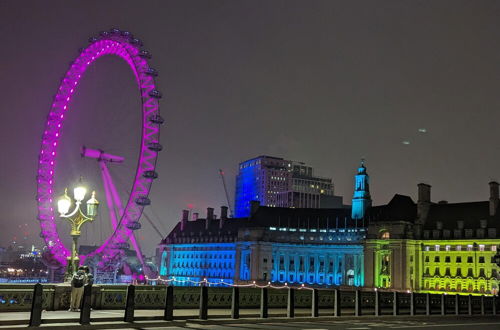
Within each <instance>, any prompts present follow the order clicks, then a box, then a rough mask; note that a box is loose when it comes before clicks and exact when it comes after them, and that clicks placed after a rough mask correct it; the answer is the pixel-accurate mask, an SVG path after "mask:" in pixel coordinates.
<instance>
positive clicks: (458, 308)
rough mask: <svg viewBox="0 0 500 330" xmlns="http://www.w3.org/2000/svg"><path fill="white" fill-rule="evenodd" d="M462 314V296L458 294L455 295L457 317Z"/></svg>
mask: <svg viewBox="0 0 500 330" xmlns="http://www.w3.org/2000/svg"><path fill="white" fill-rule="evenodd" d="M459 314H460V295H459V294H458V293H457V294H456V295H455V315H459Z"/></svg>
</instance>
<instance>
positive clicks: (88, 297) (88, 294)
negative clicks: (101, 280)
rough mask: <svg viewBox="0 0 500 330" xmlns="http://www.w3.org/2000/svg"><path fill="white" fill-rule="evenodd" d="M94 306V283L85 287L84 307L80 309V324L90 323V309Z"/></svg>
mask: <svg viewBox="0 0 500 330" xmlns="http://www.w3.org/2000/svg"><path fill="white" fill-rule="evenodd" d="M91 307H92V284H91V283H90V284H87V285H85V286H84V287H83V297H82V308H81V309H80V324H81V325H89V324H90V309H91Z"/></svg>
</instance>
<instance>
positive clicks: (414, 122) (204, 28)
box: [0, 0, 500, 254]
mask: <svg viewBox="0 0 500 330" xmlns="http://www.w3.org/2000/svg"><path fill="white" fill-rule="evenodd" d="M499 18H500V1H477V0H471V1H430V0H429V1H399V0H397V1H311V0H307V1H305V0H304V1H124V0H120V1H90V0H86V1H71V2H68V1H19V0H15V1H14V0H3V1H0V41H1V43H0V44H1V49H2V51H1V52H0V68H1V71H0V96H1V97H0V111H1V114H2V117H1V120H0V138H1V143H2V157H1V164H0V166H1V168H0V189H1V190H0V192H1V198H0V203H1V209H2V212H1V215H0V219H1V220H0V223H1V226H2V227H1V228H2V230H0V239H1V241H0V242H1V243H0V246H6V245H8V244H9V241H11V240H12V239H13V237H14V236H16V237H17V240H18V241H21V242H25V243H32V242H35V243H36V244H41V240H40V239H39V238H38V233H39V228H38V227H37V221H36V220H35V217H36V204H35V193H36V186H35V173H36V163H37V154H38V148H39V143H40V137H41V134H42V130H43V123H44V118H45V117H46V115H47V113H48V111H49V107H50V104H51V98H52V95H53V94H55V92H56V89H57V87H58V83H59V79H60V78H61V77H62V76H63V74H64V72H65V70H66V69H67V67H68V62H70V61H72V60H73V59H74V58H75V56H77V54H78V52H77V50H78V48H79V47H83V46H85V45H87V39H88V37H90V36H91V35H93V34H96V33H97V32H98V31H100V30H103V29H109V28H111V27H118V28H121V29H126V30H129V31H131V32H132V33H133V34H134V35H136V36H137V37H139V38H141V39H142V40H143V42H144V45H145V48H146V49H148V50H149V51H151V52H152V54H153V59H152V60H151V65H152V66H154V67H155V68H156V69H157V70H158V71H159V72H160V76H159V78H158V79H157V83H158V87H159V89H160V90H161V91H162V92H163V94H164V96H165V97H164V99H162V102H161V113H162V116H163V117H164V118H165V119H166V125H165V126H164V128H163V130H162V137H161V142H162V144H163V145H164V146H165V148H164V151H163V152H162V153H161V156H160V159H159V162H158V172H159V173H160V179H158V181H157V182H155V185H154V187H153V190H152V193H151V199H152V202H153V204H152V206H151V207H150V208H149V209H148V211H147V212H148V214H149V215H150V217H151V219H153V220H154V221H155V222H157V223H159V224H158V226H159V228H160V230H161V231H163V232H164V234H166V233H167V232H168V230H170V229H171V228H172V227H173V225H174V224H175V223H176V222H177V221H178V219H179V216H180V213H181V210H182V209H183V208H185V207H186V205H187V204H193V205H194V209H195V210H200V211H201V212H202V213H204V212H205V211H204V209H205V208H206V207H207V206H214V207H216V208H218V207H219V206H220V205H223V204H225V196H224V191H223V188H222V184H221V181H220V178H219V176H218V169H219V168H223V169H225V171H226V173H227V176H228V183H229V188H230V193H231V195H233V193H234V176H235V174H236V171H237V164H238V162H240V161H243V160H245V159H247V158H251V157H254V156H257V155H261V154H268V155H274V156H281V157H285V158H288V159H293V160H300V161H304V162H307V163H308V164H310V165H312V166H314V167H315V168H316V173H317V174H319V175H322V176H327V177H332V178H333V179H334V182H335V184H336V193H337V194H339V195H343V196H344V198H345V200H347V201H350V198H351V195H352V191H353V188H352V185H353V174H354V172H355V169H356V166H357V165H358V162H359V159H360V158H362V157H365V158H366V159H367V163H366V164H367V167H368V171H369V174H370V175H371V192H372V197H373V199H374V203H375V204H381V203H386V202H388V201H389V199H390V198H391V197H392V195H393V194H394V193H401V194H408V195H410V196H412V197H413V198H414V199H415V196H416V185H417V183H419V182H426V183H429V184H431V185H432V186H433V188H432V189H433V190H432V196H433V200H434V201H438V200H448V201H451V202H453V201H457V202H458V201H473V200H485V199H487V198H488V185H487V183H488V181H490V180H492V179H495V180H500V154H499V152H500V147H499V142H498V138H499V135H498V133H497V132H498V127H499V119H500V112H499V109H500V97H499V95H500V93H499V91H500V84H499V82H500V42H499V41H500V19H499ZM139 118H140V111H139V100H138V94H137V91H136V86H135V85H134V80H133V78H132V74H131V73H130V71H129V69H128V68H127V66H126V65H125V64H124V63H123V62H122V61H121V60H119V59H118V58H113V57H109V58H103V59H100V60H99V61H98V62H97V63H95V65H94V66H93V67H92V68H91V69H90V70H89V71H88V72H87V74H86V76H85V77H84V79H83V81H82V83H81V85H80V89H79V90H78V93H77V95H76V96H75V99H74V103H73V106H72V109H71V113H70V115H69V116H68V118H67V123H66V126H65V130H64V133H63V139H64V141H63V144H62V145H61V148H62V150H61V156H60V159H59V163H58V164H59V165H58V177H57V187H58V190H59V191H60V192H62V189H63V188H64V187H65V186H68V185H71V184H72V181H74V180H76V179H77V178H78V177H79V176H80V175H84V177H85V178H86V181H87V184H88V185H89V186H91V187H93V188H95V189H96V190H97V193H98V196H99V195H100V196H101V197H102V196H103V190H102V189H103V188H102V185H101V184H100V181H99V176H98V168H97V164H95V163H94V162H92V161H89V160H81V159H80V158H79V156H78V148H79V147H80V146H81V145H82V144H86V145H88V146H90V147H99V148H104V149H106V150H109V151H110V152H113V153H116V154H120V155H123V156H125V157H127V160H128V161H129V162H128V163H126V164H124V165H123V166H121V167H120V166H115V167H113V168H112V172H113V174H114V175H115V176H116V183H117V186H119V188H120V189H121V191H123V192H124V191H126V190H127V187H128V185H129V184H130V180H131V173H133V168H134V163H135V159H134V157H135V155H136V153H137V141H138V139H139V129H140V125H139ZM419 128H425V129H426V130H427V132H426V133H419V132H418V130H419ZM403 141H409V142H410V144H403ZM102 211H104V209H103V210H102ZM216 213H217V211H216ZM143 220H144V219H143ZM25 224H26V225H25ZM65 225H66V224H62V223H61V224H60V228H61V233H62V234H61V235H63V236H66V234H65V230H66V226H65ZM19 226H21V228H19ZM143 227H144V229H143V230H142V231H141V233H140V236H141V239H140V242H142V245H143V247H144V248H145V252H146V253H148V254H149V253H151V252H152V251H153V249H154V246H155V245H156V244H157V242H158V241H159V237H158V235H157V234H156V233H155V232H154V231H153V229H152V228H151V226H150V225H149V224H148V223H147V222H144V225H143ZM107 231H109V225H108V224H107V217H106V214H105V212H101V217H100V218H99V219H98V221H97V223H95V224H92V225H88V228H87V229H85V230H84V233H83V235H82V243H84V244H85V243H98V242H99V241H101V240H103V239H104V238H105V237H104V238H103V236H106V234H107ZM25 232H26V234H28V238H27V239H23V236H25Z"/></svg>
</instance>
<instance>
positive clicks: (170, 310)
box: [163, 285, 174, 321]
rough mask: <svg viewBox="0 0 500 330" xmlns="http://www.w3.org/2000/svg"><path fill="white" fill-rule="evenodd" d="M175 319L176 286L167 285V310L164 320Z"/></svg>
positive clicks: (164, 313)
mask: <svg viewBox="0 0 500 330" xmlns="http://www.w3.org/2000/svg"><path fill="white" fill-rule="evenodd" d="M173 319H174V287H173V286H172V285H167V288H166V290H165V310H164V312H163V320H165V321H172V320H173Z"/></svg>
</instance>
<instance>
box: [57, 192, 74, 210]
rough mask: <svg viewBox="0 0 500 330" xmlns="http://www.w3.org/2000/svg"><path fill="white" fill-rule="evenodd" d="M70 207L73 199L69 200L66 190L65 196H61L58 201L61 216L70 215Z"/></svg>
mask: <svg viewBox="0 0 500 330" xmlns="http://www.w3.org/2000/svg"><path fill="white" fill-rule="evenodd" d="M70 207H71V199H70V198H69V196H68V194H67V190H66V191H65V192H64V195H63V196H61V197H60V198H59V200H58V201H57V210H58V211H59V213H60V214H61V215H65V214H67V213H68V211H69V208H70Z"/></svg>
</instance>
